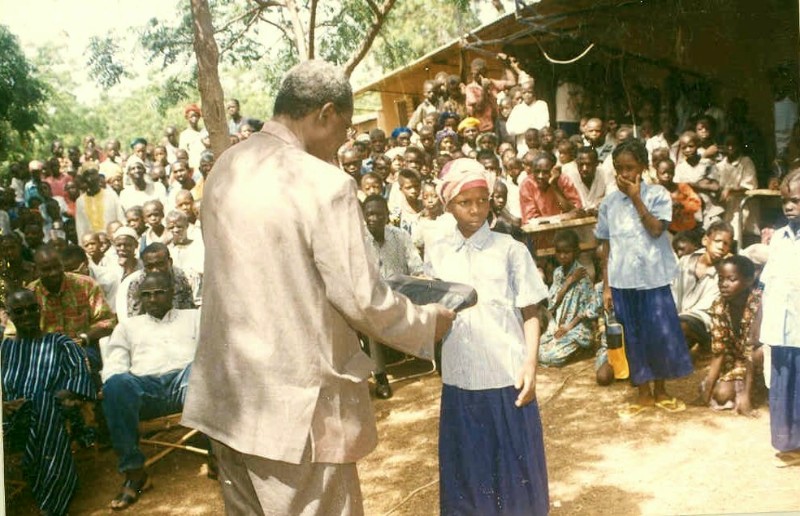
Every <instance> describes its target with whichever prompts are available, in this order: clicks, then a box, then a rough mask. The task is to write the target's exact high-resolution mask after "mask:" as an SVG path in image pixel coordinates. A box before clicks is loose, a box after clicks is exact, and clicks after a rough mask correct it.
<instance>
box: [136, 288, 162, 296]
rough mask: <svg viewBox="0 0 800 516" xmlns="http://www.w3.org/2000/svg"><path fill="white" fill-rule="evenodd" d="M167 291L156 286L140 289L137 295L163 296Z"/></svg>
mask: <svg viewBox="0 0 800 516" xmlns="http://www.w3.org/2000/svg"><path fill="white" fill-rule="evenodd" d="M167 292H169V291H168V290H167V289H163V288H156V289H152V290H140V291H139V297H142V298H144V297H157V296H165V295H166V294H167Z"/></svg>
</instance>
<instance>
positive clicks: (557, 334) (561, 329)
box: [553, 326, 567, 339]
mask: <svg viewBox="0 0 800 516" xmlns="http://www.w3.org/2000/svg"><path fill="white" fill-rule="evenodd" d="M566 334H567V327H566V326H559V327H558V329H557V330H556V332H555V333H554V334H553V337H555V338H557V339H560V338H561V337H563V336H564V335H566Z"/></svg>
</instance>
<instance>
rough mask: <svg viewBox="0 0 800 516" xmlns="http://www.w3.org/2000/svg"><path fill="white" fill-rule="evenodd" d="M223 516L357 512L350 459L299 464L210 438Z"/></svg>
mask: <svg viewBox="0 0 800 516" xmlns="http://www.w3.org/2000/svg"><path fill="white" fill-rule="evenodd" d="M211 446H212V449H213V452H214V455H215V457H216V459H217V463H218V465H219V483H220V487H221V488H222V496H223V499H224V500H225V513H226V514H228V516H239V515H242V516H251V515H264V516H338V515H347V516H363V514H364V507H363V499H362V497H361V486H360V484H359V481H358V471H357V470H356V465H355V463H351V464H329V463H317V462H308V460H307V459H310V456H311V452H310V444H309V445H308V446H307V447H306V452H305V453H304V456H303V462H302V463H301V464H290V463H288V462H281V461H276V460H270V459H264V458H262V457H256V456H254V455H246V454H244V453H239V452H237V451H236V450H234V449H232V448H230V447H228V446H226V445H224V444H222V443H220V442H218V441H214V440H211Z"/></svg>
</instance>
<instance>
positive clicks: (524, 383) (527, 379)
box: [514, 358, 537, 408]
mask: <svg viewBox="0 0 800 516" xmlns="http://www.w3.org/2000/svg"><path fill="white" fill-rule="evenodd" d="M536 361H537V359H536V358H528V359H527V360H525V362H523V364H522V367H521V368H520V370H519V372H518V373H517V381H515V382H514V388H515V389H520V391H519V396H517V400H516V401H515V402H514V405H516V406H517V407H519V408H521V407H524V406H525V405H527V404H528V403H530V402H532V401H533V400H535V399H536Z"/></svg>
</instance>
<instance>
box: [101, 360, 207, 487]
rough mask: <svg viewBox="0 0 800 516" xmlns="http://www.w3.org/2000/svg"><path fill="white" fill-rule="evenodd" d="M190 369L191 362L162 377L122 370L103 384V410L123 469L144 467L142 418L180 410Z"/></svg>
mask: <svg viewBox="0 0 800 516" xmlns="http://www.w3.org/2000/svg"><path fill="white" fill-rule="evenodd" d="M191 370H192V365H191V364H189V365H188V366H186V367H185V368H184V369H176V370H175V371H170V372H168V373H166V374H163V375H161V376H134V375H132V374H130V373H120V374H115V375H114V376H112V377H110V378H109V379H107V380H106V382H105V384H103V412H105V416H106V422H107V423H108V432H109V434H110V435H111V443H112V444H113V445H114V451H115V452H116V453H117V457H118V459H119V464H118V468H119V470H120V471H121V472H125V471H128V470H131V469H138V468H142V467H144V460H145V459H144V454H143V453H142V452H141V450H139V420H140V419H152V418H155V417H160V416H166V415H169V414H174V413H176V412H180V411H181V410H182V409H183V400H184V399H185V398H186V386H187V385H188V383H189V374H190V372H191Z"/></svg>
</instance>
